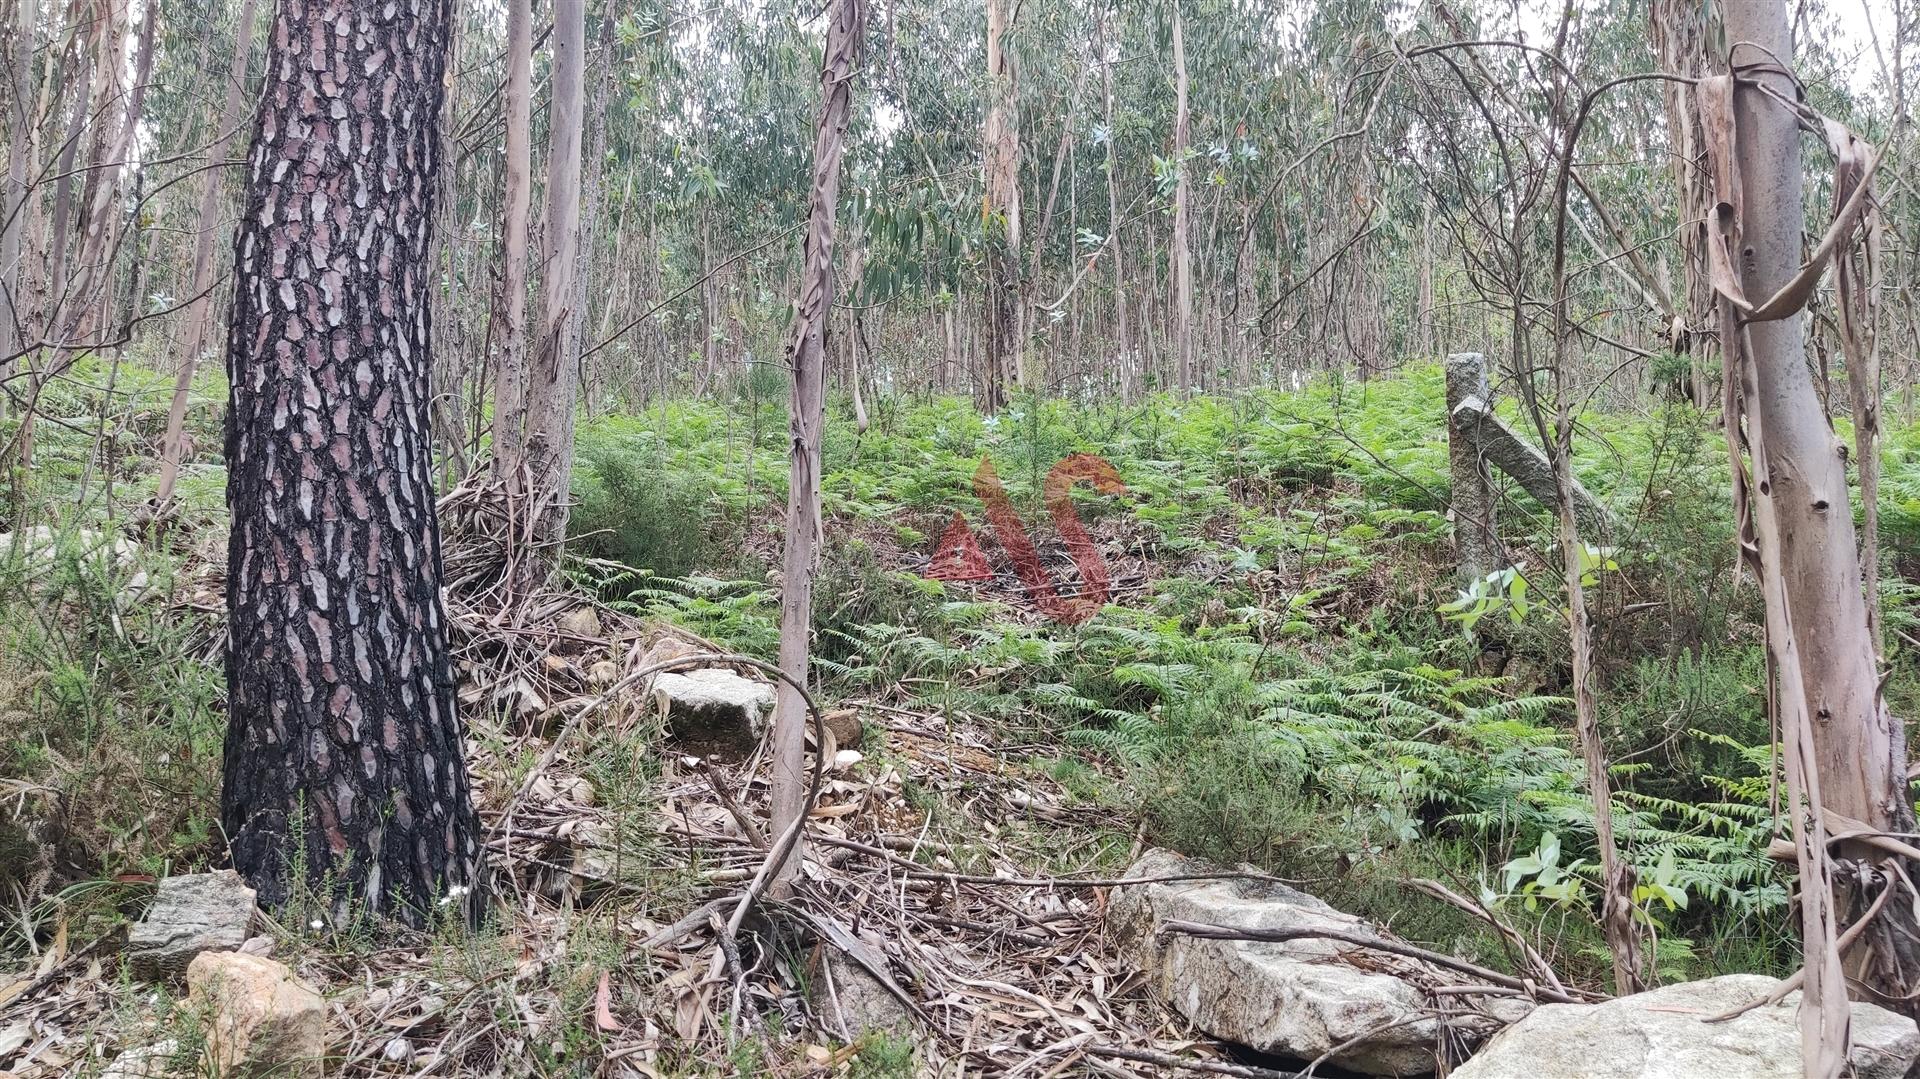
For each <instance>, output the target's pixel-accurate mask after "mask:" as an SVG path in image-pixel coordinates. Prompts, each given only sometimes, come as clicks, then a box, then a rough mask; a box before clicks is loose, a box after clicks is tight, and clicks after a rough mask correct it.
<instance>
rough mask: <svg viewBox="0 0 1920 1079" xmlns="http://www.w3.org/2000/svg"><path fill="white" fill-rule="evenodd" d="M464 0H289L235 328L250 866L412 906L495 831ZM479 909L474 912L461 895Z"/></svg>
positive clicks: (259, 137) (235, 584)
mask: <svg viewBox="0 0 1920 1079" xmlns="http://www.w3.org/2000/svg"><path fill="white" fill-rule="evenodd" d="M451 17H452V0H398V2H396V3H394V4H390V5H386V6H384V7H379V6H373V5H366V4H360V3H355V2H353V0H282V2H281V4H280V8H279V11H278V13H277V15H276V16H275V18H274V23H273V28H272V31H271V33H270V35H269V38H268V62H267V78H266V86H265V90H264V93H263V97H262V101H261V109H260V115H259V118H258V120H257V122H256V126H255V129H254V139H253V148H252V152H251V154H250V155H249V160H248V167H249V176H248V181H247V195H246V201H245V208H244V211H243V213H242V215H241V219H240V225H239V228H238V229H237V230H236V234H235V240H234V267H235V271H234V277H235V286H236V287H235V293H234V299H233V308H232V312H231V315H230V318H229V324H228V345H227V370H228V376H229V379H230V383H231V390H230V396H229V409H230V410H229V414H228V419H227V465H228V481H227V502H228V505H229V507H230V508H231V510H232V515H233V531H232V537H231V545H230V554H229V556H228V595H227V609H228V615H229V618H230V643H229V646H228V655H227V685H228V693H229V717H228V730H227V742H226V786H225V791H224V794H223V798H222V818H223V821H224V824H225V826H226V833H227V839H228V842H229V844H230V845H231V849H232V853H233V861H234V866H235V868H237V869H238V870H240V872H241V873H242V874H244V875H245V876H246V877H247V878H248V879H249V880H250V881H251V882H252V883H253V884H254V886H255V887H256V888H258V889H259V890H260V894H261V897H262V899H263V900H265V901H267V902H270V903H271V902H277V901H281V900H284V899H285V898H286V897H287V895H288V893H289V885H290V883H291V882H290V881H289V880H288V875H289V872H290V870H291V869H292V868H294V867H295V866H300V867H303V868H304V870H305V871H306V873H307V874H308V875H309V877H310V879H311V880H312V881H313V882H315V883H316V884H317V883H318V882H320V881H323V880H325V881H328V882H330V884H331V886H332V887H333V888H334V889H335V902H336V903H337V904H338V905H339V906H341V907H343V908H344V906H345V904H347V903H349V902H352V901H356V900H357V901H361V902H364V903H365V905H366V906H367V907H369V908H371V909H374V910H381V911H389V912H392V913H394V914H396V915H398V916H400V917H401V918H403V919H405V920H409V921H419V920H421V915H422V913H423V912H424V911H426V910H428V909H432V904H433V903H434V901H435V900H436V899H438V898H440V897H442V896H443V895H453V896H459V897H464V898H463V900H462V902H463V906H464V904H466V903H471V902H472V900H471V898H470V896H467V895H466V890H467V889H469V888H470V887H471V886H472V885H473V884H474V882H475V873H476V868H477V865H478V860H479V828H478V822H477V820H476V818H475V816H474V812H473V806H472V799H471V797H470V794H469V790H468V782H467V772H466V764H465V758H464V746H463V744H462V729H461V724H460V720H459V717H458V716H457V714H456V712H455V708H454V679H453V670H452V665H451V662H450V660H449V656H448V652H447V624H446V616H445V613H444V612H443V610H442V608H441V601H440V580H441V564H440V532H439V524H438V521H437V520H436V518H435V513H434V499H433V488H432V481H431V479H430V477H429V475H428V467H429V464H430V457H431V432H430V428H429V424H428V385H429V382H428V374H429V371H430V366H431V359H432V356H431V341H432V333H431V303H430V297H431V295H432V289H433V287H434V285H433V279H432V275H431V266H430V261H431V252H432V242H431V241H432V231H433V226H432V222H433V220H434V213H433V210H434V207H433V202H434V193H435V191H436V183H435V179H436V174H437V171H438V169H439V168H440V160H439V154H440V147H441V141H440V132H439V126H440V117H441V108H440V106H441V95H442V93H443V85H444V83H443V76H444V75H445V72H446V63H447V44H448V35H449V29H450V24H451ZM456 909H462V908H456Z"/></svg>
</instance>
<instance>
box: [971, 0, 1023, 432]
mask: <svg viewBox="0 0 1920 1079" xmlns="http://www.w3.org/2000/svg"><path fill="white" fill-rule="evenodd" d="M1009 5H1010V0H987V119H986V125H985V128H984V130H983V132H982V135H983V138H982V142H983V143H984V144H985V157H986V181H987V211H988V215H989V231H990V235H991V232H992V230H993V229H998V235H997V236H993V237H992V239H991V240H990V242H989V246H990V248H991V249H992V255H991V256H990V257H989V259H988V265H987V399H986V409H987V411H988V412H996V411H998V410H999V409H1000V408H1001V407H1002V406H1004V405H1005V404H1006V402H1007V391H1006V379H1007V375H1008V372H1009V370H1011V372H1012V375H1013V381H1014V384H1015V385H1023V384H1025V382H1026V359H1025V354H1026V340H1027V337H1026V306H1025V304H1026V301H1025V295H1024V290H1023V289H1022V288H1021V282H1020V265H1019V264H1020V120H1019V114H1018V111H1017V108H1018V106H1017V104H1016V101H1017V95H1018V83H1017V75H1016V71H1015V68H1014V64H1013V57H1012V56H1011V55H1010V54H1009V53H1008V51H1007V47H1006V35H1007V31H1008V29H1009V27H1008V25H1007V20H1008V17H1009V14H1010V8H1009Z"/></svg>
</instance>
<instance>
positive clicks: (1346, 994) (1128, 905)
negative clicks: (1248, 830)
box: [1107, 850, 1490, 1076]
mask: <svg viewBox="0 0 1920 1079" xmlns="http://www.w3.org/2000/svg"><path fill="white" fill-rule="evenodd" d="M1218 871H1219V867H1217V866H1210V865H1208V864H1207V863H1204V862H1200V861H1196V860H1192V859H1188V858H1184V857H1182V856H1180V855H1178V854H1175V853H1173V852H1171V851H1165V850H1153V851H1148V852H1147V853H1146V854H1145V855H1143V856H1142V857H1141V858H1140V860H1139V861H1138V862H1135V863H1134V865H1133V867H1132V868H1131V869H1129V870H1127V876H1129V877H1171V876H1182V875H1186V874H1195V873H1207V872H1218ZM1107 917H1108V928H1109V930H1110V931H1111V932H1112V933H1113V934H1114V936H1115V937H1116V938H1117V939H1118V940H1119V942H1120V943H1121V945H1122V947H1123V948H1124V949H1125V954H1126V955H1127V956H1128V958H1129V959H1131V960H1132V961H1133V962H1134V963H1135V964H1136V965H1137V966H1139V967H1140V969H1142V970H1144V971H1146V972H1147V974H1148V976H1149V978H1150V979H1152V982H1153V985H1154V987H1155V988H1156V990H1157V991H1158V992H1159V994H1160V995H1161V996H1162V997H1163V998H1164V999H1165V1000H1166V1001H1167V1002H1168V1003H1169V1004H1171V1005H1172V1006H1173V1008H1174V1010H1176V1011H1178V1012H1179V1013H1180V1014H1182V1015H1184V1016H1186V1017H1187V1019H1189V1020H1190V1021H1192V1023H1193V1025H1194V1026H1196V1027H1199V1028H1200V1029H1201V1030H1204V1031H1206V1032H1207V1033H1208V1034H1211V1035H1213V1036H1214V1037H1216V1038H1221V1039H1223V1040H1225V1041H1229V1042H1233V1043H1235V1044H1238V1045H1244V1046H1247V1047H1248V1048H1251V1049H1256V1050H1259V1051H1260V1052H1263V1053H1271V1054H1276V1055H1280V1056H1287V1057H1296V1058H1300V1059H1304V1060H1312V1059H1315V1058H1318V1057H1319V1056H1321V1055H1322V1054H1323V1053H1328V1052H1330V1051H1332V1050H1334V1049H1335V1048H1336V1047H1341V1046H1345V1047H1344V1048H1340V1051H1339V1052H1335V1053H1333V1055H1332V1057H1331V1058H1330V1060H1331V1062H1332V1063H1333V1064H1335V1065H1337V1066H1338V1067H1341V1068H1346V1069H1348V1070H1351V1071H1357V1072H1364V1073H1366V1074H1369V1075H1395V1076H1398V1075H1424V1074H1427V1073H1430V1072H1432V1071H1433V1070H1434V1056H1433V1046H1434V1044H1435V1041H1436V1038H1435V1035H1436V1033H1437V1031H1436V1028H1435V1023H1434V1020H1433V1019H1431V1018H1428V1017H1426V1016H1425V1015H1424V1013H1425V1012H1426V1010H1427V1008H1426V1001H1425V1000H1424V999H1423V996H1422V994H1421V993H1420V991H1419V990H1417V989H1415V988H1414V986H1413V985H1410V984H1408V982H1407V981H1405V980H1403V978H1402V977H1401V976H1399V975H1398V974H1396V973H1394V972H1396V971H1401V972H1403V973H1405V974H1408V975H1411V976H1419V975H1420V974H1422V973H1424V972H1425V968H1423V967H1420V966H1419V965H1418V964H1415V963H1412V962H1411V961H1405V960H1399V959H1398V958H1397V957H1394V956H1389V955H1385V954H1382V953H1379V952H1362V954H1364V956H1365V960H1364V969H1363V967H1362V966H1359V965H1354V964H1350V963H1348V962H1346V961H1345V958H1344V957H1345V956H1347V955H1348V954H1349V953H1353V952H1358V951H1360V949H1356V948H1354V947H1353V946H1352V945H1348V944H1342V943H1339V942H1336V941H1331V940H1312V939H1309V940H1294V941H1286V942H1283V943H1270V942H1257V941H1236V940H1202V939H1198V938H1194V937H1184V936H1170V937H1166V938H1163V939H1156V937H1155V932H1154V931H1155V929H1156V928H1157V927H1158V926H1159V924H1160V923H1162V922H1165V921H1168V920H1180V921H1191V922H1204V923H1208V924H1212V925H1225V926H1232V927H1234V928H1239V929H1290V928H1296V927H1316V928H1332V929H1339V930H1342V931H1344V932H1349V933H1352V932H1361V933H1369V934H1371V933H1374V932H1375V930H1374V929H1373V928H1372V927H1371V926H1369V925H1368V924H1367V923H1366V922H1364V921H1362V920H1361V919H1359V918H1356V917H1354V916H1353V915H1350V914H1344V913H1342V912H1340V911H1338V910H1335V909H1334V908H1332V907H1330V906H1328V905H1327V904H1326V903H1323V902H1321V901H1320V900H1319V899H1317V898H1315V897H1314V896H1311V895H1308V894H1307V893H1305V892H1301V891H1297V890H1295V889H1293V888H1289V887H1287V886H1286V885H1284V884H1281V883H1279V882H1278V881H1268V880H1255V879H1246V878H1237V879H1212V880H1183V881H1173V882H1164V883H1147V884H1134V885H1126V886H1123V887H1120V888H1117V889H1115V890H1114V893H1113V899H1112V902H1111V904H1110V906H1109V908H1108V915H1107ZM1349 1041H1353V1042H1354V1044H1352V1045H1346V1044H1345V1043H1347V1042H1349ZM1489 1074H1490V1073H1489Z"/></svg>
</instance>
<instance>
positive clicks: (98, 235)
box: [69, 0, 160, 337]
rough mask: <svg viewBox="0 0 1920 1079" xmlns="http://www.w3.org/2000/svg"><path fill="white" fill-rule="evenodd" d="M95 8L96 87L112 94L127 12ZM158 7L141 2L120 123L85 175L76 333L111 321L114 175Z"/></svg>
mask: <svg viewBox="0 0 1920 1079" xmlns="http://www.w3.org/2000/svg"><path fill="white" fill-rule="evenodd" d="M101 11H102V20H103V22H104V23H105V25H106V30H105V33H106V35H107V41H108V42H109V43H110V44H108V45H107V47H105V48H103V49H102V50H101V51H102V53H103V54H104V62H105V63H106V64H107V65H108V77H107V79H106V81H105V82H104V83H103V84H102V91H103V94H105V93H112V94H114V95H116V96H117V95H118V92H119V86H120V81H119V68H120V65H121V64H122V63H124V59H125V57H124V51H123V41H122V36H121V33H120V24H121V21H122V19H123V18H124V17H125V16H126V14H127V11H126V0H102V3H101ZM159 11H160V6H159V5H158V4H148V5H146V12H145V15H144V16H143V17H142V19H141V22H140V34H139V38H138V41H137V42H136V44H135V50H134V58H133V63H134V73H133V85H132V87H131V88H130V89H129V90H128V91H127V95H126V103H125V108H124V110H123V111H122V112H121V114H120V126H119V128H118V130H116V131H115V132H114V135H113V137H112V138H111V139H108V140H103V141H102V142H101V143H100V147H99V154H98V156H96V158H95V159H94V165H95V168H94V169H93V170H92V172H91V173H90V174H89V176H88V184H89V185H90V191H91V193H92V198H91V199H90V200H89V202H88V207H87V216H86V221H85V225H86V232H85V235H84V239H83V240H82V242H81V247H80V267H79V274H80V278H79V285H78V286H77V287H76V288H75V289H74V290H73V295H74V296H75V298H77V301H78V304H79V306H78V307H77V308H75V309H73V310H72V314H71V316H70V322H71V325H72V326H73V328H74V330H75V331H77V332H78V333H79V334H80V335H82V336H88V337H90V336H93V335H94V334H95V333H96V332H97V331H99V330H101V329H103V328H104V327H105V326H107V325H108V324H109V323H111V322H112V321H113V318H112V310H113V303H112V300H113V287H112V279H113V261H114V256H115V254H116V253H117V251H118V249H119V245H120V240H121V237H122V234H123V232H124V225H125V217H124V215H123V213H122V211H121V206H120V177H121V173H122V172H123V171H124V169H125V166H126V163H127V162H128V161H129V160H130V159H131V158H132V157H133V150H134V139H135V136H136V135H137V134H138V133H139V129H140V116H141V113H142V111H143V110H144V109H145V107H146V100H147V80H148V76H149V75H150V74H151V72H152V70H153V31H154V27H155V25H156V22H157V19H158V16H159ZM108 111H109V110H108V109H106V108H102V109H101V110H100V114H101V115H102V116H105V115H106V114H107V113H108ZM69 336H71V334H69Z"/></svg>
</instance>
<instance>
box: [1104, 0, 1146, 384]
mask: <svg viewBox="0 0 1920 1079" xmlns="http://www.w3.org/2000/svg"><path fill="white" fill-rule="evenodd" d="M1113 48H1115V46H1114V44H1113V43H1112V42H1110V41H1108V39H1107V9H1106V6H1105V5H1101V8H1100V52H1101V56H1100V88H1101V92H1102V96H1103V97H1105V99H1106V108H1105V116H1106V127H1107V254H1108V255H1109V256H1110V257H1111V258H1112V259H1113V352H1114V360H1115V362H1116V363H1118V364H1119V366H1120V398H1121V400H1123V401H1130V400H1132V399H1133V395H1134V393H1135V391H1136V390H1138V389H1139V388H1141V385H1142V382H1143V380H1142V379H1141V378H1140V372H1139V370H1138V369H1137V368H1136V366H1135V364H1136V362H1137V361H1136V360H1135V359H1134V358H1133V350H1132V347H1131V344H1132V342H1131V340H1130V339H1129V337H1128V334H1127V270H1126V265H1125V260H1124V258H1123V256H1122V253H1121V248H1122V245H1121V243H1120V146H1119V142H1120V140H1119V137H1118V135H1117V133H1116V132H1115V131H1114V128H1113V65H1114V63H1115V62H1116V61H1117V60H1118V59H1119V58H1118V57H1117V56H1115V55H1112V54H1111V53H1110V52H1109V50H1111V49H1113Z"/></svg>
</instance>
